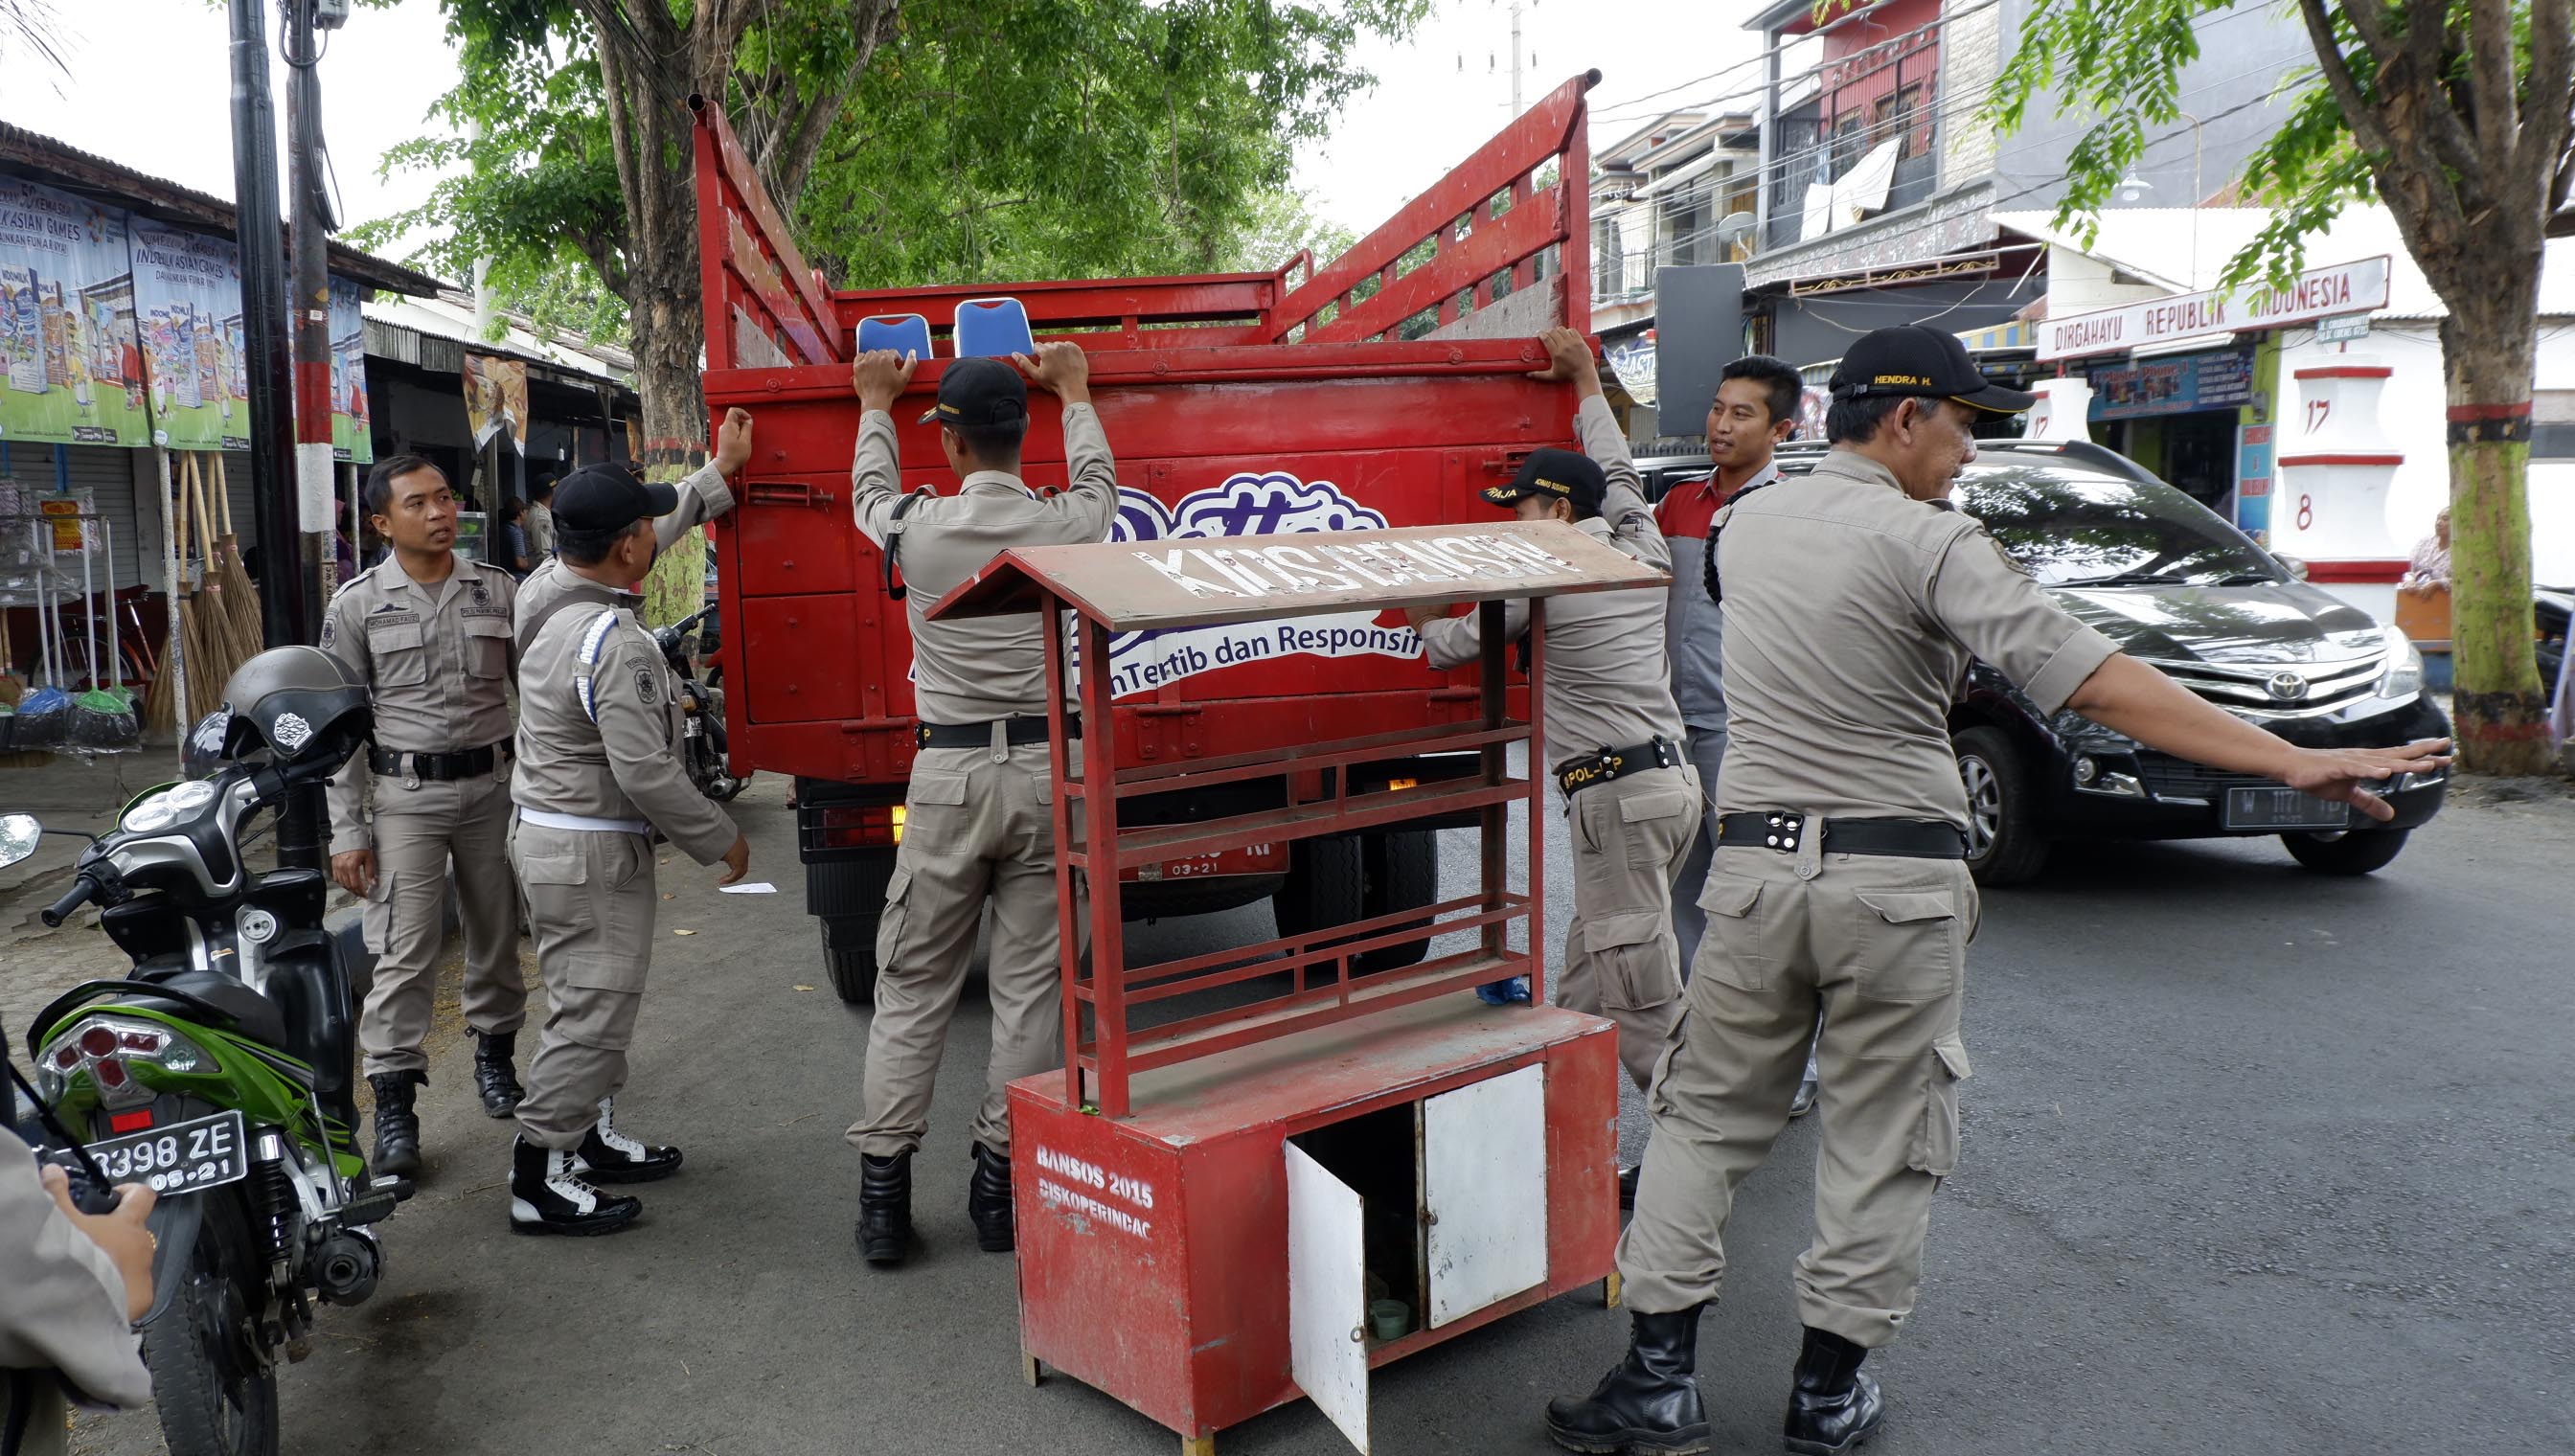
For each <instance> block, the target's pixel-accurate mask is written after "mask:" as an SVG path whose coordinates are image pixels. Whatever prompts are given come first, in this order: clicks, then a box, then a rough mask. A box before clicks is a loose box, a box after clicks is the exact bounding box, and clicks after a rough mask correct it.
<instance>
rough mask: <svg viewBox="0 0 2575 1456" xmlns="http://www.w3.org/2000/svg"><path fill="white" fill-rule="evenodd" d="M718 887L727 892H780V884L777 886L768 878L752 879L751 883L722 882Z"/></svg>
mask: <svg viewBox="0 0 2575 1456" xmlns="http://www.w3.org/2000/svg"><path fill="white" fill-rule="evenodd" d="M716 888H718V889H720V890H723V891H724V892H725V893H727V894H776V893H778V886H777V885H774V884H771V883H770V882H769V881H768V880H765V879H755V880H753V881H752V882H751V883H749V884H720V885H717V886H716Z"/></svg>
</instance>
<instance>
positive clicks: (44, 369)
mask: <svg viewBox="0 0 2575 1456" xmlns="http://www.w3.org/2000/svg"><path fill="white" fill-rule="evenodd" d="M0 440H10V441H21V442H39V443H46V444H54V445H124V446H141V445H148V444H150V443H151V421H150V418H149V416H148V415H147V414H146V412H145V410H144V380H143V363H142V358H141V356H140V355H139V354H138V353H137V352H136V348H135V333H134V279H133V274H132V270H131V264H130V260H129V258H128V254H127V239H126V215H125V214H124V213H123V212H120V211H117V210H115V209H112V208H103V207H99V206H98V205H96V204H94V203H90V202H86V201H84V200H82V199H80V198H77V197H74V196H72V195H71V194H69V193H64V192H56V191H54V190H53V189H51V188H48V187H39V186H36V185H35V184H34V183H31V182H21V181H17V180H15V179H11V178H0Z"/></svg>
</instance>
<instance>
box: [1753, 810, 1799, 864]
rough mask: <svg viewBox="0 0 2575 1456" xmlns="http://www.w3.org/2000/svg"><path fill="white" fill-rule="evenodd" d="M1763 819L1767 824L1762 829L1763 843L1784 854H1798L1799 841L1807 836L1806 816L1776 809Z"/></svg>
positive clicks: (1766, 814) (1764, 815)
mask: <svg viewBox="0 0 2575 1456" xmlns="http://www.w3.org/2000/svg"><path fill="white" fill-rule="evenodd" d="M1762 817H1763V818H1764V819H1765V820H1766V821H1767V822H1765V823H1764V824H1763V825H1762V827H1761V842H1762V843H1763V844H1764V845H1765V846H1767V847H1769V848H1772V849H1776V850H1778V851H1779V852H1780V853H1782V854H1793V853H1795V852H1797V841H1798V840H1799V839H1800V838H1803V837H1804V836H1805V832H1806V816H1805V815H1804V814H1801V813H1790V812H1788V811H1786V810H1783V809H1774V810H1771V811H1770V812H1768V813H1765V814H1763V815H1762Z"/></svg>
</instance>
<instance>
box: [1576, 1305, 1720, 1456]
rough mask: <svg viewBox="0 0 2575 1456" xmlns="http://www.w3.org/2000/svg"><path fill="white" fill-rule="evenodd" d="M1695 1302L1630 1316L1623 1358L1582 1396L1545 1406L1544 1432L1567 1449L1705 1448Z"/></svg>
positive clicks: (1667, 1450) (1669, 1450)
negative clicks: (1668, 1311) (1580, 1398)
mask: <svg viewBox="0 0 2575 1456" xmlns="http://www.w3.org/2000/svg"><path fill="white" fill-rule="evenodd" d="M1705 1308H1707V1306H1706V1305H1704V1304H1694V1305H1691V1306H1690V1307H1689V1308H1687V1309H1682V1310H1675V1311H1673V1312H1672V1313H1670V1314H1636V1315H1633V1316H1631V1318H1632V1321H1633V1324H1632V1329H1631V1332H1630V1333H1629V1335H1628V1337H1627V1358H1625V1359H1624V1360H1621V1361H1619V1362H1618V1363H1617V1364H1616V1365H1615V1366H1613V1367H1611V1369H1610V1371H1609V1373H1608V1374H1606V1375H1604V1376H1602V1377H1601V1378H1600V1383H1599V1384H1598V1385H1597V1386H1594V1387H1593V1388H1592V1391H1591V1394H1590V1396H1589V1397H1588V1398H1586V1399H1583V1400H1566V1399H1563V1398H1562V1397H1558V1398H1557V1399H1554V1400H1550V1401H1548V1402H1547V1403H1546V1433H1547V1434H1548V1435H1550V1436H1553V1437H1554V1438H1555V1444H1557V1445H1559V1446H1562V1447H1563V1448H1564V1449H1566V1450H1568V1451H1587V1452H1618V1451H1649V1452H1657V1453H1682V1452H1692V1451H1704V1450H1706V1449H1707V1448H1708V1434H1707V1409H1706V1407H1705V1406H1703V1405H1701V1404H1700V1403H1699V1398H1698V1380H1697V1379H1696V1377H1695V1375H1694V1374H1693V1372H1694V1371H1695V1370H1696V1368H1697V1365H1698V1316H1699V1311H1700V1310H1703V1309H1705Z"/></svg>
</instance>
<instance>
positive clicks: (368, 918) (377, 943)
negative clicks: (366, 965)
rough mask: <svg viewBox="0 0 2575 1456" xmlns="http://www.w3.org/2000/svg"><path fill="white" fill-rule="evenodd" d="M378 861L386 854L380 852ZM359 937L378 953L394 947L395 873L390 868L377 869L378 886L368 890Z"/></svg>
mask: <svg viewBox="0 0 2575 1456" xmlns="http://www.w3.org/2000/svg"><path fill="white" fill-rule="evenodd" d="M376 862H377V863H378V865H382V864H383V862H384V856H383V855H382V854H378V855H377V856H376ZM358 937H359V938H360V939H361V940H363V941H365V942H366V946H367V949H368V950H369V951H371V952H373V953H375V954H377V955H382V954H384V953H385V952H387V951H388V950H391V949H392V948H393V940H394V875H393V871H392V870H390V869H384V868H378V869H377V871H376V886H375V888H373V889H371V890H368V891H367V907H366V909H364V910H363V911H361V912H360V913H359V916H358Z"/></svg>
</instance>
